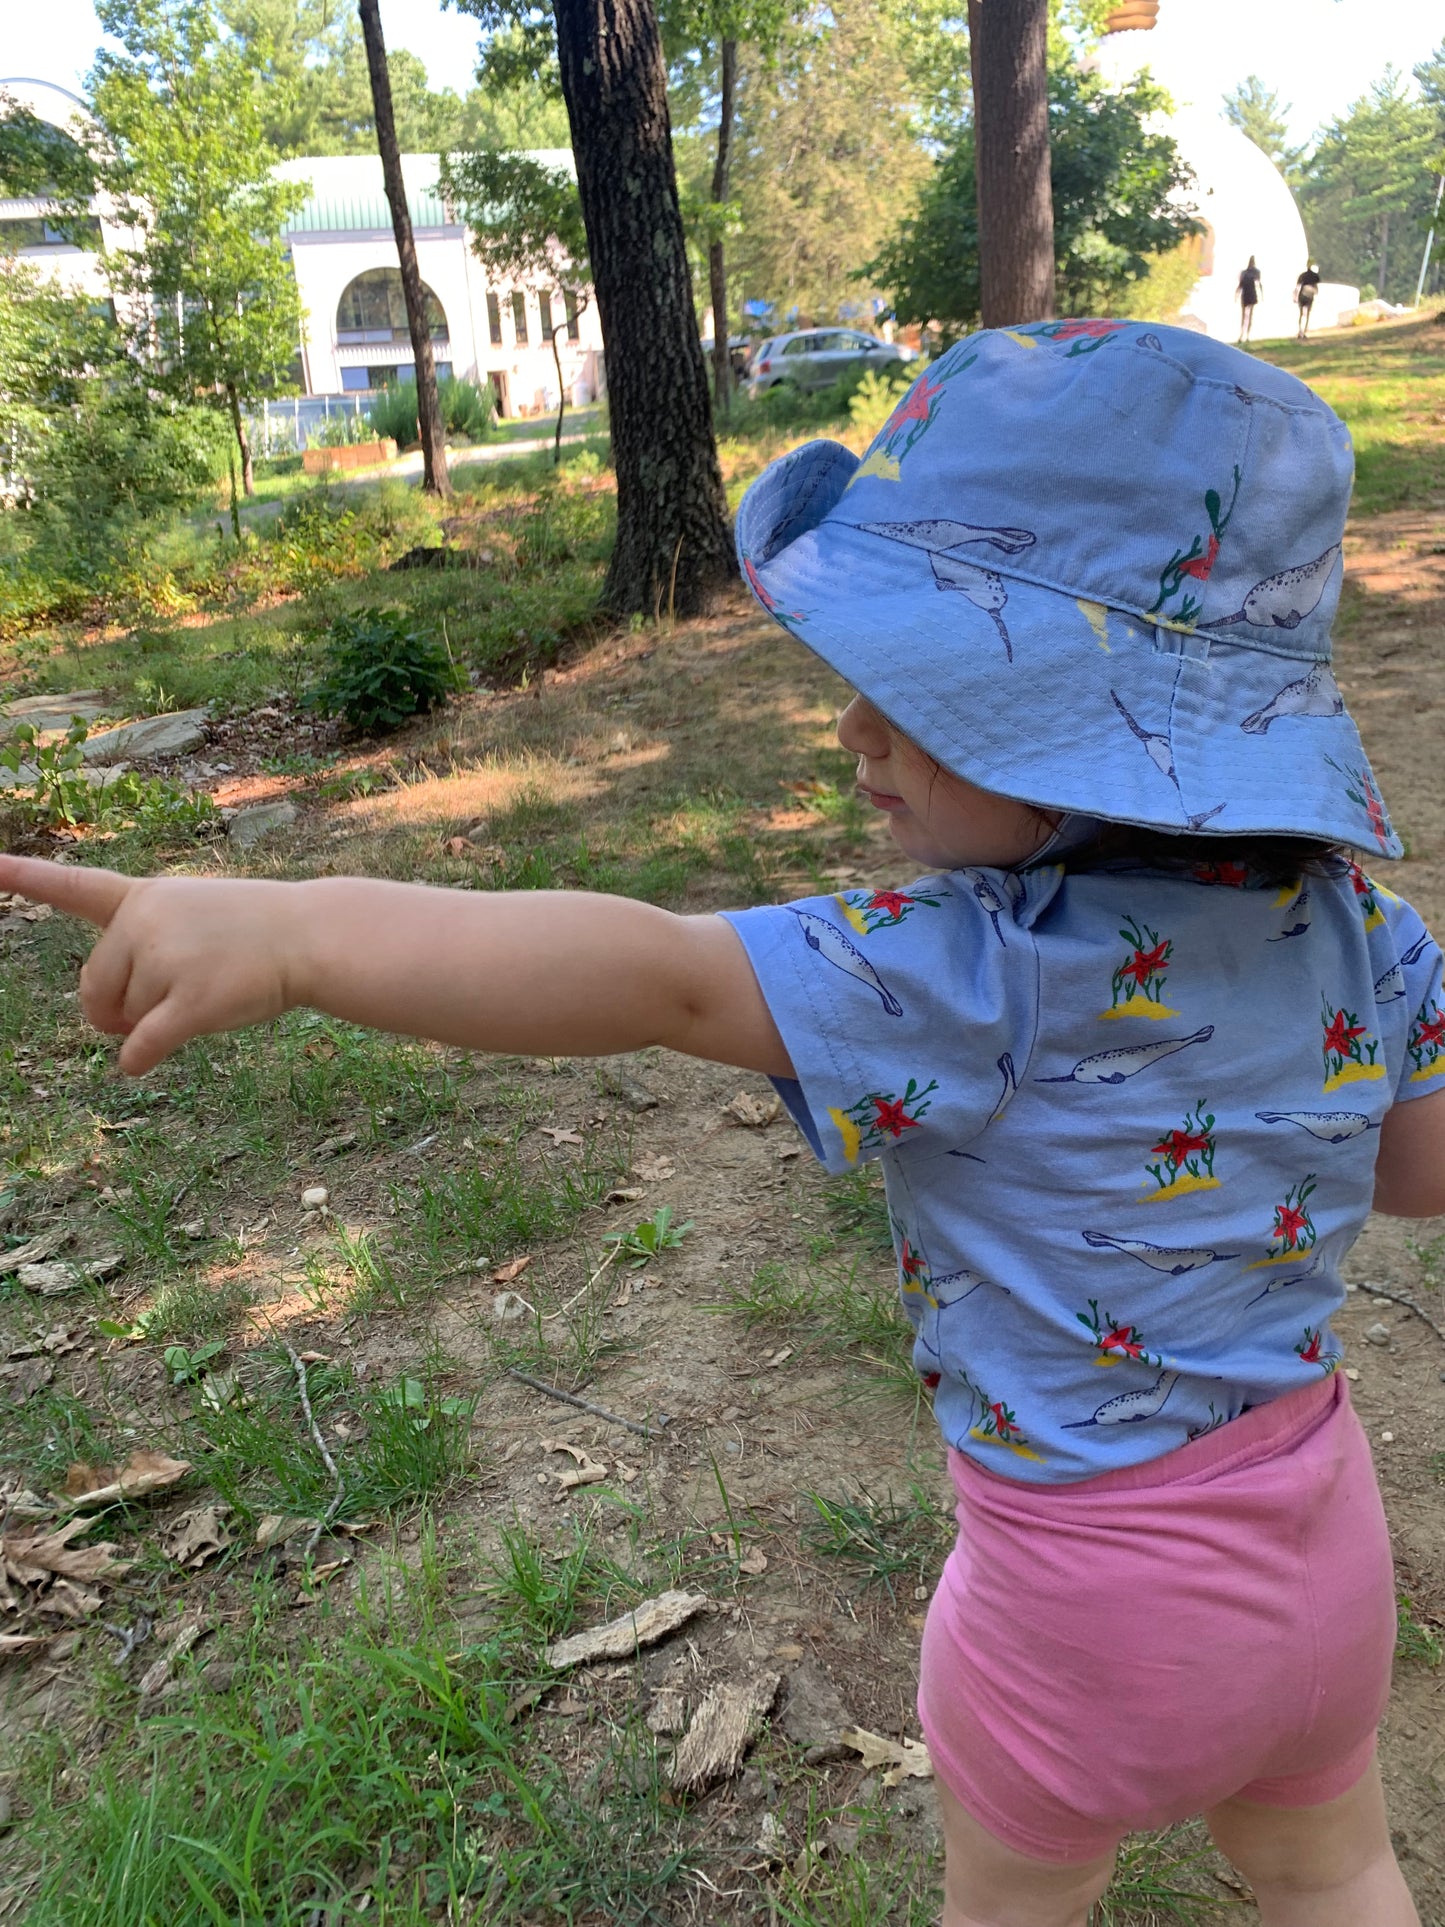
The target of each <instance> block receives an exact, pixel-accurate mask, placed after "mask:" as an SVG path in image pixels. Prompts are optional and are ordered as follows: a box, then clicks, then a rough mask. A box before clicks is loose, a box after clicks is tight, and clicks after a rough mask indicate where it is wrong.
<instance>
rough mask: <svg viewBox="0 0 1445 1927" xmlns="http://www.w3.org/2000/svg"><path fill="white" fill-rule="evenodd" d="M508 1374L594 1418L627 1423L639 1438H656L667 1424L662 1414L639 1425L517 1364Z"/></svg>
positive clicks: (508, 1369)
mask: <svg viewBox="0 0 1445 1927" xmlns="http://www.w3.org/2000/svg"><path fill="white" fill-rule="evenodd" d="M507 1376H508V1378H515V1379H517V1380H519V1381H520V1382H521V1383H522V1384H523V1385H530V1386H531V1388H532V1390H533V1391H534V1392H540V1393H541V1394H542V1396H543V1397H544V1398H556V1399H560V1400H561V1401H562V1403H563V1404H564V1405H575V1406H576V1407H577V1409H578V1411H579V1412H590V1413H591V1414H592V1416H593V1417H594V1418H605V1419H606V1421H607V1423H608V1424H609V1425H625V1426H626V1427H627V1429H628V1431H629V1432H636V1434H637V1436H638V1437H639V1438H643V1439H655V1438H657V1437H658V1436H659V1434H660V1433H661V1431H662V1428H663V1426H664V1425H666V1424H667V1419H666V1418H665V1417H664V1416H662V1415H661V1414H659V1415H658V1421H657V1424H656V1425H639V1424H638V1423H637V1421H636V1419H630V1418H620V1417H619V1416H618V1414H617V1413H616V1412H608V1411H604V1409H603V1408H602V1406H600V1405H593V1404H592V1403H591V1401H590V1400H589V1399H585V1398H578V1397H577V1395H576V1393H575V1392H564V1391H562V1390H561V1388H560V1387H559V1386H556V1385H544V1384H543V1382H542V1380H541V1379H540V1378H533V1377H532V1375H531V1373H530V1372H519V1371H518V1370H517V1368H516V1366H515V1365H512V1366H509V1367H508V1368H507Z"/></svg>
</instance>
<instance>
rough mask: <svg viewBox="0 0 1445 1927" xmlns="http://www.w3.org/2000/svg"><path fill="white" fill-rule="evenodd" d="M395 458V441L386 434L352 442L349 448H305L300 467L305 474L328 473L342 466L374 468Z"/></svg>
mask: <svg viewBox="0 0 1445 1927" xmlns="http://www.w3.org/2000/svg"><path fill="white" fill-rule="evenodd" d="M395 460H396V443H395V442H394V441H393V440H392V439H391V437H390V436H389V435H388V436H386V437H385V438H384V439H382V440H380V441H375V442H353V443H352V445H351V446H350V447H349V448H307V449H303V450H302V452H301V468H302V471H303V473H305V474H307V475H329V474H331V473H333V472H334V471H335V470H337V469H343V468H374V467H375V466H376V464H377V463H378V462H394V461H395Z"/></svg>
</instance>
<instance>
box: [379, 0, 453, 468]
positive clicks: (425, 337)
mask: <svg viewBox="0 0 1445 1927" xmlns="http://www.w3.org/2000/svg"><path fill="white" fill-rule="evenodd" d="M358 7H359V10H360V13H361V32H362V37H363V38H364V40H365V42H366V66H367V71H368V72H369V74H370V75H371V106H372V112H373V114H374V116H375V118H376V145H377V148H378V150H379V152H380V154H381V173H382V178H383V180H384V181H385V182H386V198H387V200H388V202H389V203H390V204H391V225H392V229H393V231H394V232H395V234H396V252H397V255H398V258H399V259H400V262H401V287H402V293H403V295H404V297H405V299H406V321H407V327H408V329H409V330H410V333H411V352H412V360H413V363H414V365H415V367H416V420H417V433H418V434H419V436H420V437H421V460H422V487H423V489H425V490H426V492H427V494H429V495H449V494H450V493H451V483H450V480H449V478H448V476H447V451H446V443H445V441H444V440H443V437H442V417H441V408H440V406H439V405H438V402H437V371H436V361H435V359H434V358H433V355H432V351H431V332H430V330H429V329H428V327H427V317H426V297H425V296H424V295H423V293H422V285H421V270H420V268H418V266H417V263H416V242H415V240H414V239H413V238H412V231H411V214H410V211H409V210H408V208H407V204H406V184H405V183H404V181H403V180H402V178H401V152H400V150H399V149H398V147H397V144H396V117H395V115H394V114H393V113H392V108H391V75H390V74H389V73H388V72H387V67H386V41H385V39H384V38H383V36H382V31H381V11H380V7H379V4H378V0H358Z"/></svg>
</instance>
